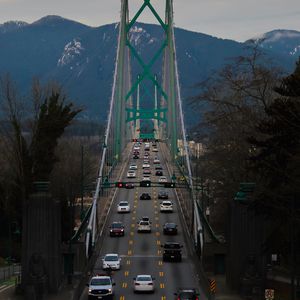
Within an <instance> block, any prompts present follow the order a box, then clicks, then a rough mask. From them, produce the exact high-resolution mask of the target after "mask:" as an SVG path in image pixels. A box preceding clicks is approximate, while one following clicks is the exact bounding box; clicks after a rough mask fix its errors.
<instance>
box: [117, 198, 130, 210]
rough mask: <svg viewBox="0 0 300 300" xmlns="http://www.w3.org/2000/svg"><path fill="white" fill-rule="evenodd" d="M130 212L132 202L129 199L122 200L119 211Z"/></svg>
mask: <svg viewBox="0 0 300 300" xmlns="http://www.w3.org/2000/svg"><path fill="white" fill-rule="evenodd" d="M128 212H130V204H129V203H128V201H121V202H120V203H119V204H118V213H128Z"/></svg>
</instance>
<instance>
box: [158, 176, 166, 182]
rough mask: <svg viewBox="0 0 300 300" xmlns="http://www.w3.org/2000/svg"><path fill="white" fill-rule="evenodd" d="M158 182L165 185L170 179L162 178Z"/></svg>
mask: <svg viewBox="0 0 300 300" xmlns="http://www.w3.org/2000/svg"><path fill="white" fill-rule="evenodd" d="M158 182H159V183H165V182H168V179H167V177H166V176H160V177H159V179H158Z"/></svg>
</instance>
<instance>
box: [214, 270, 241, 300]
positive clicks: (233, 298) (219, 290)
mask: <svg viewBox="0 0 300 300" xmlns="http://www.w3.org/2000/svg"><path fill="white" fill-rule="evenodd" d="M212 278H214V279H215V280H216V294H215V298H214V300H243V298H242V297H241V296H239V295H238V294H237V293H235V292H233V291H231V290H230V289H229V288H228V286H227V285H226V278H225V276H224V275H214V276H212ZM212 299H213V298H212Z"/></svg>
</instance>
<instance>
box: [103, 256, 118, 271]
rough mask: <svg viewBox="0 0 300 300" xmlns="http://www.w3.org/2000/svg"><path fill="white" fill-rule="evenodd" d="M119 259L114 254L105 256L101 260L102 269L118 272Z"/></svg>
mask: <svg viewBox="0 0 300 300" xmlns="http://www.w3.org/2000/svg"><path fill="white" fill-rule="evenodd" d="M120 268H121V258H120V256H119V255H118V254H116V253H109V254H105V256H104V257H103V258H102V269H103V270H106V269H111V270H120Z"/></svg>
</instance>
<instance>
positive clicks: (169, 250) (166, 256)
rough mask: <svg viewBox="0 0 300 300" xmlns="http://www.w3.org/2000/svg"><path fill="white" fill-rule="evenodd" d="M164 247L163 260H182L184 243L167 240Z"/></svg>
mask: <svg viewBox="0 0 300 300" xmlns="http://www.w3.org/2000/svg"><path fill="white" fill-rule="evenodd" d="M161 247H162V248H163V261H181V260H182V254H181V248H182V245H181V244H179V243H177V242H165V243H164V244H163V245H161Z"/></svg>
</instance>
